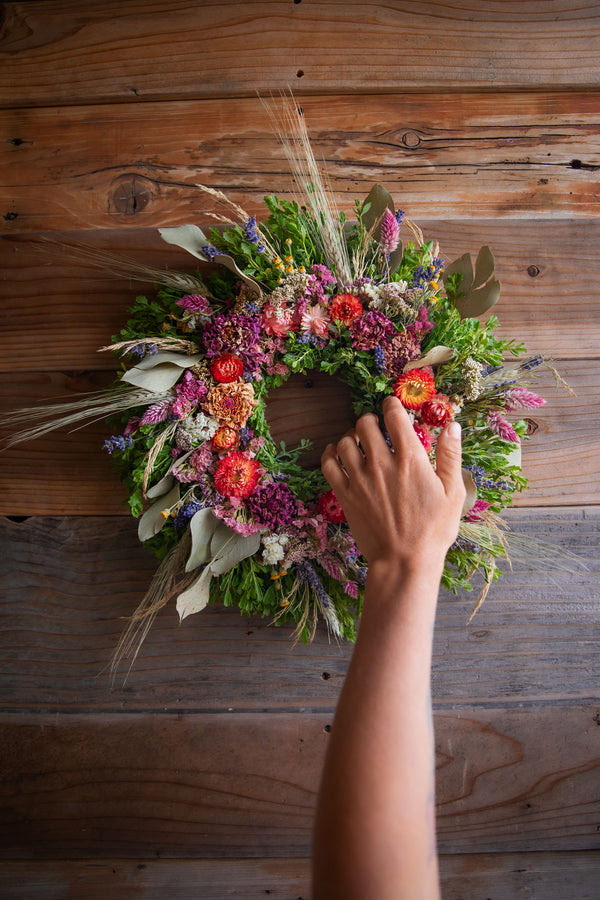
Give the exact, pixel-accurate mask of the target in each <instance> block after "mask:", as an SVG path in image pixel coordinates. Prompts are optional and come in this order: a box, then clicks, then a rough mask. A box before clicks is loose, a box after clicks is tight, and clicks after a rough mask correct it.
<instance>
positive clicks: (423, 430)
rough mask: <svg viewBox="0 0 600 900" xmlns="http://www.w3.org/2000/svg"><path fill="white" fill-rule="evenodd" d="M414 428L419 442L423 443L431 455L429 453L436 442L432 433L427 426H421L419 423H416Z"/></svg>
mask: <svg viewBox="0 0 600 900" xmlns="http://www.w3.org/2000/svg"><path fill="white" fill-rule="evenodd" d="M413 428H414V430H415V432H416V434H417V437H418V438H419V440H420V441H421V443H422V444H423V446H424V447H425V449H426V450H427V452H428V453H429V451H430V450H431V449H432V447H433V442H434V437H433V435H432V433H431V432H430V430H429V428H427V427H426V426H425V425H419V423H418V422H415V423H414V425H413Z"/></svg>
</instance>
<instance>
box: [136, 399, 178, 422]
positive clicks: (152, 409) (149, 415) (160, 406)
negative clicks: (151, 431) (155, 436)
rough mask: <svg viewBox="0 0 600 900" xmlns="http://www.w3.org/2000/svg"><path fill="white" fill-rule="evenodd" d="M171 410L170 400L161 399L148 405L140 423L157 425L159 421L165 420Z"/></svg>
mask: <svg viewBox="0 0 600 900" xmlns="http://www.w3.org/2000/svg"><path fill="white" fill-rule="evenodd" d="M170 412H171V401H170V400H161V401H160V403H154V404H153V405H152V406H149V407H148V409H147V410H146V412H145V413H144V415H143V416H142V418H141V419H140V425H156V424H157V423H158V422H164V421H165V419H166V418H167V416H168V415H169V413H170Z"/></svg>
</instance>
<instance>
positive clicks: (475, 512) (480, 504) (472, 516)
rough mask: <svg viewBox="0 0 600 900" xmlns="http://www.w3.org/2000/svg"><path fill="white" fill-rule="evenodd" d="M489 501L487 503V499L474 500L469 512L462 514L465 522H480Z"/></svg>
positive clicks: (489, 504) (488, 505)
mask: <svg viewBox="0 0 600 900" xmlns="http://www.w3.org/2000/svg"><path fill="white" fill-rule="evenodd" d="M491 505H492V504H491V503H488V502H487V500H476V501H475V503H474V504H473V506H472V507H471V509H470V510H469V512H468V513H467V514H466V515H465V516H464V518H465V519H466V521H467V522H482V521H483V515H482V513H484V512H485V510H486V509H489V507H490V506H491Z"/></svg>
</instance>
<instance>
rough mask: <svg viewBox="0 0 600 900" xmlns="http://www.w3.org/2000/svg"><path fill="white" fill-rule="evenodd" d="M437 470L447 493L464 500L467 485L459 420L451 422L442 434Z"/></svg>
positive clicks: (437, 448) (439, 443)
mask: <svg viewBox="0 0 600 900" xmlns="http://www.w3.org/2000/svg"><path fill="white" fill-rule="evenodd" d="M435 470H436V472H437V475H438V477H439V479H440V480H441V482H442V484H443V485H444V488H445V491H446V494H448V495H456V497H457V500H458V495H460V497H461V498H462V500H461V502H464V497H465V486H464V483H463V477H462V445H461V430H460V425H459V423H458V422H450V424H449V425H447V426H446V427H445V428H444V430H443V431H442V433H441V434H440V436H439V438H438V441H437V447H436V454H435Z"/></svg>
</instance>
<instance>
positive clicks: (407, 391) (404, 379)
mask: <svg viewBox="0 0 600 900" xmlns="http://www.w3.org/2000/svg"><path fill="white" fill-rule="evenodd" d="M394 394H395V395H396V397H397V398H398V399H399V400H400V402H401V403H402V406H405V407H406V408H407V409H420V408H421V407H422V406H423V404H424V403H425V401H426V400H430V399H431V398H432V397H433V395H434V394H435V381H434V380H433V375H430V374H429V372H426V371H425V370H424V369H410V371H408V372H405V373H404V375H400V377H399V378H398V379H397V381H396V384H395V385H394Z"/></svg>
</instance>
